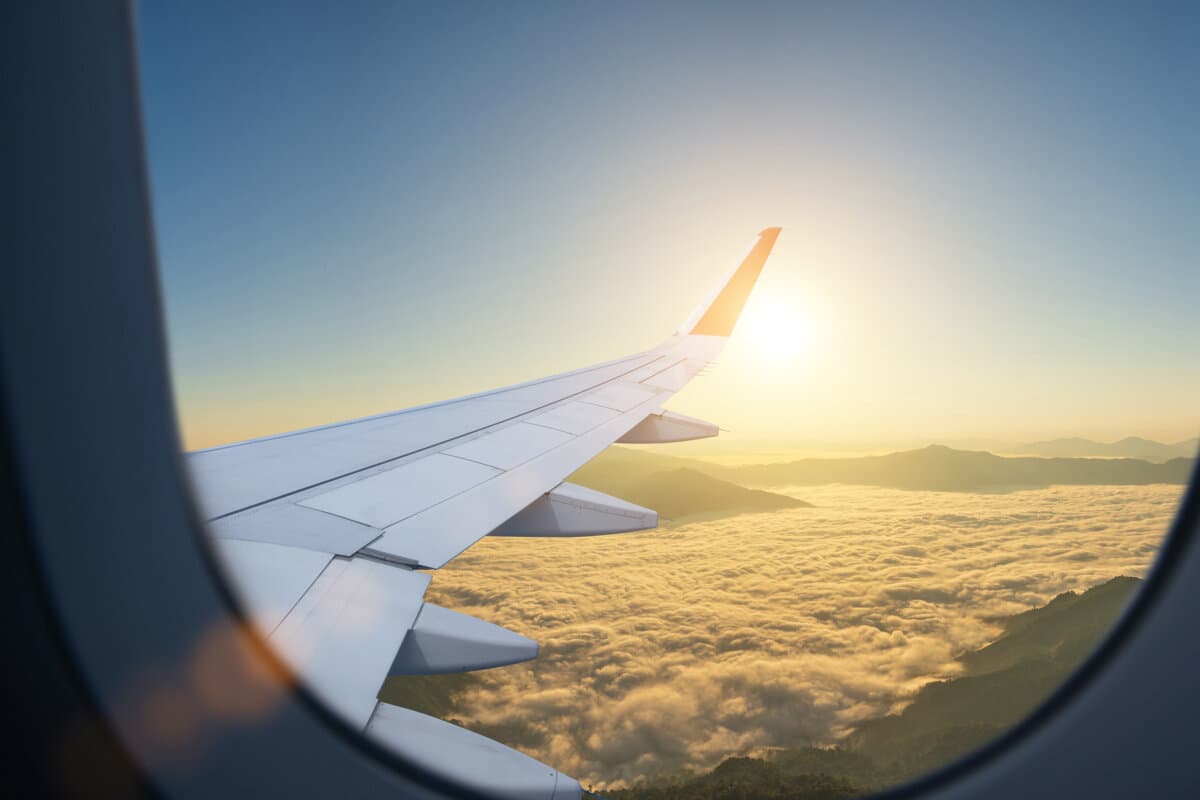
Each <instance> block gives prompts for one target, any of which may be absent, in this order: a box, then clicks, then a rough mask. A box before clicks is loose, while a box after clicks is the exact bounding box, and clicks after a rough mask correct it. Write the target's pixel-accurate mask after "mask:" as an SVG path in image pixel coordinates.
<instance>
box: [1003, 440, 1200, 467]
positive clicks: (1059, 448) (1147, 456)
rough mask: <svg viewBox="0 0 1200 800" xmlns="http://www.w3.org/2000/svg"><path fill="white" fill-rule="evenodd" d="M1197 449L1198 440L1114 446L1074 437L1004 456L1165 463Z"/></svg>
mask: <svg viewBox="0 0 1200 800" xmlns="http://www.w3.org/2000/svg"><path fill="white" fill-rule="evenodd" d="M1197 449H1200V438H1194V439H1185V440H1184V441H1182V442H1175V443H1174V444H1164V443H1162V442H1156V441H1153V440H1151V439H1143V438H1141V437H1140V436H1127V437H1125V438H1124V439H1121V440H1119V441H1116V442H1097V441H1094V440H1092V439H1082V438H1080V437H1078V436H1074V437H1071V438H1068V439H1050V440H1048V441H1043V442H1032V443H1030V444H1024V445H1018V446H1017V447H1015V448H1013V449H1012V450H1011V451H1008V450H1006V451H1005V452H1013V453H1019V454H1023V455H1031V456H1049V457H1056V458H1140V459H1144V460H1146V461H1169V460H1171V459H1173V458H1192V457H1194V456H1195V455H1196V451H1197Z"/></svg>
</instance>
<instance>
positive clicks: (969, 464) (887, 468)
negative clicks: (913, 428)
mask: <svg viewBox="0 0 1200 800" xmlns="http://www.w3.org/2000/svg"><path fill="white" fill-rule="evenodd" d="M1192 463H1193V460H1192V459H1190V458H1174V459H1171V460H1170V461H1167V462H1165V463H1162V464H1153V463H1150V462H1148V461H1143V460H1138V459H1129V458H1120V459H1107V458H1035V457H1028V456H1027V457H1015V458H1008V457H1004V456H997V455H994V454H992V453H987V452H983V451H972V450H953V449H951V448H949V447H945V446H942V445H930V446H929V447H925V448H922V449H920V450H906V451H903V452H899V453H890V454H889V455H886V456H866V457H862V458H806V459H802V460H800V461H790V462H786V463H780V464H758V465H753V466H745V467H736V468H732V469H728V470H725V471H724V472H723V477H727V478H728V479H730V480H734V481H736V482H738V483H742V484H746V485H752V486H787V485H798V486H801V485H809V486H811V485H817V484H824V483H851V484H864V485H868V486H886V487H891V488H895V489H927V490H933V491H947V492H975V491H988V490H993V491H994V490H1004V489H1015V488H1037V487H1044V486H1050V485H1052V484H1076V485H1079V484H1085V485H1095V484H1119V485H1133V484H1148V483H1179V484H1182V483H1187V480H1188V477H1189V475H1190V474H1191V470H1192Z"/></svg>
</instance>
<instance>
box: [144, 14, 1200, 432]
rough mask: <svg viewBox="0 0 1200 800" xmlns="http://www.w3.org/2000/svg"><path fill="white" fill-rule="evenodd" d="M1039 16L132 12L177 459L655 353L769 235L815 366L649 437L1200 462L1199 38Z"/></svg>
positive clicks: (699, 397) (792, 370) (784, 292)
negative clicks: (1060, 442) (1029, 446)
mask: <svg viewBox="0 0 1200 800" xmlns="http://www.w3.org/2000/svg"><path fill="white" fill-rule="evenodd" d="M250 5H253V7H245V6H250ZM1049 5H1050V4H1042V3H1029V4H1023V3H1008V4H1003V5H1000V4H996V5H995V7H992V8H987V9H985V8H982V4H970V3H913V4H884V3H830V4H814V5H804V4H750V5H747V4H736V5H734V4H729V5H720V4H717V5H705V4H695V3H689V4H683V5H672V4H667V3H659V4H652V7H651V8H646V7H644V4H621V3H603V4H601V3H587V4H584V3H580V4H574V3H565V4H562V3H556V4H534V3H511V4H507V3H506V4H499V3H492V4H454V3H438V4H431V5H428V6H426V5H411V4H404V3H356V4H330V5H329V6H328V7H323V6H321V5H318V4H292V3H288V4H241V3H209V4H197V5H196V6H194V7H193V6H185V5H183V4H171V3H145V4H141V6H140V7H139V34H140V40H141V68H142V80H143V92H144V98H145V113H146V122H147V128H148V134H149V144H150V167H151V176H152V184H153V186H152V188H153V193H154V203H155V216H156V223H157V227H158V237H159V251H160V258H161V268H162V273H163V287H164V295H165V299H166V306H167V311H168V325H169V330H170V337H171V353H172V359H173V369H174V372H175V376H176V391H177V400H178V403H179V407H180V411H181V419H182V422H183V427H184V433H185V440H186V442H187V444H188V445H189V446H203V445H207V444H214V443H217V442H220V441H225V440H231V439H239V438H245V437H247V436H252V435H258V434H265V433H270V432H275V431H279V430H286V429H290V428H295V427H300V426H302V425H311V424H318V423H320V422H325V421H333V420H336V419H341V418H345V417H349V416H358V415H363V414H369V413H375V412H379V411H384V410H388V409H392V408H399V407H403V406H407V405H412V404H415V403H419V402H428V401H431V400H437V399H440V398H444V397H449V396H454V395H460V394H466V393H469V392H472V391H477V390H480V389H484V388H490V387H492V386H496V385H502V384H506V383H512V382H516V381H519V380H523V379H528V378H532V377H537V376H540V375H543V374H546V373H549V372H554V371H559V370H564V369H570V368H573V367H576V366H581V365H583V364H586V363H589V362H592V361H596V360H601V359H605V358H610V357H614V356H618V355H622V354H624V353H626V352H631V351H633V350H637V349H642V348H644V347H646V346H649V345H652V344H654V343H656V342H657V341H658V340H659V339H660V338H662V336H664V335H666V334H667V333H669V332H670V331H671V330H673V329H674V327H675V326H676V325H677V324H678V323H679V322H680V321H681V320H682V319H683V318H684V317H685V316H686V315H687V313H688V312H689V310H690V309H691V307H692V306H693V305H694V304H695V303H696V302H698V301H699V300H700V299H701V298H702V296H703V295H704V294H705V292H706V291H707V289H708V288H709V286H710V284H711V283H712V281H713V280H715V279H716V278H717V277H718V276H719V275H720V274H721V273H722V272H723V271H724V270H725V269H727V267H728V266H729V264H730V263H731V262H732V261H733V260H734V259H735V258H736V257H737V256H738V255H739V254H740V253H741V251H742V250H743V249H744V247H745V245H746V244H748V242H749V241H750V239H751V238H752V237H753V235H754V233H755V232H757V231H758V230H760V229H761V228H763V227H765V226H767V225H781V226H783V228H784V231H783V235H782V236H781V238H780V240H779V244H778V246H777V250H776V254H775V256H774V257H773V258H772V260H771V262H770V263H769V264H768V267H767V271H766V273H764V277H763V283H762V286H761V287H760V292H759V293H760V294H761V295H762V296H763V298H764V302H765V299H771V300H773V301H775V302H776V305H777V306H782V307H784V308H788V309H792V310H793V312H794V313H795V315H796V316H797V317H798V318H802V319H803V320H804V321H805V328H806V329H807V330H809V331H810V338H811V342H810V343H809V345H808V346H806V347H805V348H804V349H803V353H802V354H801V355H800V356H799V357H796V358H793V359H792V360H790V361H787V362H780V361H779V360H778V359H770V358H764V357H761V356H763V355H764V354H763V353H762V352H756V351H755V348H754V345H753V344H752V343H751V342H749V341H743V340H739V339H737V338H735V340H734V341H733V342H732V343H731V345H730V347H729V349H728V351H727V354H726V356H725V357H724V358H723V359H722V364H721V366H720V367H719V368H718V370H717V371H716V372H715V373H714V374H713V375H712V376H711V377H708V378H705V379H704V380H703V381H700V382H699V383H697V384H695V385H694V386H691V387H689V388H688V389H686V390H685V392H684V393H682V394H681V395H680V396H679V397H678V398H677V400H676V402H675V403H673V404H672V407H673V408H676V409H677V410H680V411H683V412H685V413H692V414H696V415H698V416H705V417H708V418H711V419H714V421H717V422H720V423H721V424H722V425H723V426H725V427H727V428H730V429H731V430H732V431H733V435H734V436H743V437H746V438H781V439H829V440H838V439H843V440H844V439H861V438H872V437H874V438H879V439H886V440H895V439H899V438H910V437H912V438H928V439H939V438H940V439H953V438H956V437H972V436H974V437H1000V438H1003V437H1017V438H1021V437H1025V436H1041V435H1074V434H1082V435H1091V436H1097V437H1108V438H1114V437H1118V436H1123V435H1128V434H1142V435H1150V436H1157V437H1160V438H1183V437H1185V436H1190V435H1194V433H1195V431H1196V429H1197V427H1200V426H1197V424H1196V423H1197V417H1198V416H1200V414H1198V413H1197V409H1198V408H1200V369H1197V366H1200V364H1198V363H1197V357H1196V353H1195V346H1196V344H1197V343H1200V317H1198V316H1197V315H1196V314H1195V305H1196V300H1197V298H1200V264H1198V263H1197V261H1198V257H1200V226H1198V225H1197V224H1196V220H1197V219H1198V218H1200V145H1198V144H1197V142H1200V101H1198V100H1197V95H1196V92H1195V86H1194V76H1196V75H1198V74H1200V63H1198V62H1200V55H1197V48H1196V47H1195V46H1194V43H1195V41H1196V38H1197V34H1200V14H1198V13H1197V12H1196V11H1193V10H1191V9H1190V8H1189V7H1188V6H1187V5H1183V4H1180V5H1170V4H1150V6H1151V7H1150V8H1149V9H1147V8H1146V7H1144V5H1143V4H1132V3H1131V4H1127V5H1124V6H1107V5H1103V4H1098V3H1076V4H1069V3H1068V4H1056V7H1055V8H1049V7H1047V6H1049ZM757 299H759V298H757V297H756V300H757ZM753 312H754V309H753V308H750V309H748V311H747V314H751V313H753Z"/></svg>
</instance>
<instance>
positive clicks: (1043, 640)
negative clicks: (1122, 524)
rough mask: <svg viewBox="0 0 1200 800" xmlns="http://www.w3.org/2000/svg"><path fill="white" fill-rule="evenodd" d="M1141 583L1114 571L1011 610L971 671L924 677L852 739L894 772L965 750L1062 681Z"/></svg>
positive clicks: (970, 660)
mask: <svg viewBox="0 0 1200 800" xmlns="http://www.w3.org/2000/svg"><path fill="white" fill-rule="evenodd" d="M1140 585H1141V581H1140V580H1138V579H1137V578H1128V577H1121V578H1114V579H1112V580H1110V581H1108V582H1107V583H1104V584H1101V585H1099V586H1095V587H1093V588H1091V589H1088V590H1087V591H1086V592H1084V593H1082V594H1076V593H1074V592H1067V593H1065V594H1061V595H1059V596H1058V597H1056V598H1054V600H1052V601H1051V602H1050V603H1048V604H1047V605H1045V606H1043V607H1041V608H1038V609H1035V610H1033V611H1029V612H1026V613H1024V614H1019V615H1017V616H1015V617H1010V618H1008V620H1006V621H1005V628H1006V632H1005V633H1004V635H1003V636H1001V637H1000V638H999V639H998V640H996V641H995V642H993V643H992V644H990V645H988V646H987V647H984V648H982V649H980V650H976V651H975V652H973V653H969V654H967V655H965V656H963V657H962V659H961V661H962V664H963V666H964V667H966V669H967V673H966V675H965V676H963V677H960V678H955V679H953V680H948V681H939V682H937V683H931V684H928V685H926V686H925V687H923V688H922V689H921V691H920V692H918V693H917V696H916V698H915V699H914V700H913V702H912V704H911V705H909V706H908V707H907V708H905V709H904V710H903V711H902V712H901V713H899V714H896V715H892V716H888V717H883V718H881V719H876V720H872V721H870V722H867V723H864V724H863V725H860V726H859V727H858V729H857V730H856V731H855V732H854V734H852V735H851V737H850V738H849V740H848V741H847V745H848V746H849V747H850V749H851V750H853V751H855V752H859V753H862V754H863V755H866V756H869V757H870V758H872V759H873V760H874V761H875V762H876V763H878V764H880V765H881V766H883V767H884V770H885V772H887V773H889V774H891V775H893V776H895V777H896V778H903V777H911V776H914V775H916V774H918V773H920V772H924V771H926V770H928V769H932V768H934V767H936V766H938V765H940V764H944V763H946V762H947V761H949V760H950V759H952V758H955V757H957V756H959V755H962V754H964V753H966V752H967V751H968V750H971V749H973V748H974V747H975V746H977V745H978V744H981V743H982V742H984V741H986V740H987V739H990V738H992V736H993V735H995V734H996V733H999V732H1000V731H1003V730H1005V729H1007V728H1009V727H1011V726H1012V725H1013V724H1015V723H1017V722H1018V721H1020V720H1021V719H1022V718H1024V717H1025V716H1026V715H1028V714H1029V713H1030V712H1031V711H1033V710H1034V709H1035V708H1036V707H1037V706H1038V705H1039V704H1040V703H1041V702H1042V701H1043V700H1045V699H1046V698H1047V697H1048V696H1049V695H1050V694H1051V693H1052V692H1053V691H1054V690H1055V689H1056V688H1058V687H1059V686H1061V685H1062V683H1063V681H1065V680H1066V679H1067V677H1068V676H1069V675H1070V674H1071V673H1072V672H1073V671H1074V670H1075V668H1076V667H1078V666H1079V664H1080V663H1081V662H1082V661H1083V660H1084V659H1085V658H1086V657H1087V656H1088V654H1090V653H1091V652H1092V651H1093V650H1095V649H1096V646H1097V645H1098V644H1099V643H1100V641H1101V640H1102V639H1103V638H1104V635H1105V634H1106V633H1107V632H1108V630H1109V629H1110V628H1111V627H1112V624H1113V622H1114V621H1115V620H1116V619H1117V617H1118V616H1119V615H1120V613H1121V611H1122V609H1124V608H1125V605H1126V604H1127V603H1128V602H1129V599H1130V597H1131V596H1132V595H1133V593H1134V591H1136V589H1137V588H1138V587H1139V586H1140Z"/></svg>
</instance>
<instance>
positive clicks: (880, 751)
mask: <svg viewBox="0 0 1200 800" xmlns="http://www.w3.org/2000/svg"><path fill="white" fill-rule="evenodd" d="M1140 584H1141V581H1140V580H1138V579H1136V578H1128V577H1121V578H1114V579H1112V580H1110V581H1108V582H1107V583H1104V584H1101V585H1099V586H1096V587H1093V588H1092V589H1089V590H1088V591H1086V592H1083V593H1082V594H1079V593H1075V592H1067V593H1065V594H1061V595H1059V596H1058V597H1056V598H1054V600H1052V601H1051V602H1050V603H1048V604H1046V605H1045V606H1042V607H1041V608H1037V609H1033V610H1032V611H1027V612H1025V613H1023V614H1018V615H1016V616H1013V617H1009V618H1007V619H1006V620H1004V621H1003V625H1004V628H1005V633H1004V635H1003V636H1001V637H1000V638H999V639H998V640H996V641H995V642H993V643H992V644H990V645H988V646H987V647H984V648H982V649H980V650H977V651H975V652H973V653H968V654H966V655H964V656H963V657H962V663H963V665H964V666H965V667H966V670H967V673H966V674H965V675H964V676H963V677H960V678H955V679H953V680H948V681H939V682H937V683H932V684H929V685H927V686H925V687H924V688H923V689H922V690H921V691H920V692H919V693H918V694H917V696H916V698H915V699H914V700H913V702H912V703H911V704H910V705H909V706H908V707H907V708H905V709H904V711H903V712H901V713H900V714H896V715H892V716H887V717H882V718H880V719H875V720H871V721H869V722H866V723H864V724H862V725H860V726H859V727H858V729H857V730H856V731H855V732H854V733H853V734H852V735H851V736H850V737H849V738H848V739H847V740H846V741H845V742H844V743H843V746H841V747H838V748H830V749H827V748H812V747H801V748H780V749H778V750H775V751H772V752H770V753H768V754H766V755H764V756H763V757H761V758H740V757H739V758H731V759H727V760H726V761H725V762H723V763H722V764H721V765H720V766H719V767H717V768H716V769H715V770H713V771H712V772H711V773H707V774H704V775H698V776H691V777H686V778H680V777H678V776H676V777H674V778H673V779H671V780H665V781H661V782H655V781H648V782H644V783H642V784H639V785H637V786H634V787H632V788H629V789H623V790H619V791H610V792H606V793H605V794H604V796H605V797H609V798H613V799H614V800H618V799H619V800H699V798H747V799H748V798H758V797H765V798H790V799H791V800H816V799H817V798H839V797H854V796H857V795H860V794H864V793H866V792H868V791H870V790H872V789H878V788H882V787H884V786H887V785H890V784H895V783H899V782H902V781H904V780H907V779H909V778H913V777H916V776H917V775H919V774H921V773H923V772H926V771H928V770H931V769H934V768H936V767H938V766H941V765H943V764H946V763H948V762H950V761H952V760H953V759H955V758H957V757H959V756H961V755H964V754H965V753H967V752H969V751H970V750H973V749H975V748H976V747H978V746H980V745H982V744H984V743H985V742H987V741H988V740H990V739H992V738H994V737H995V736H996V735H998V734H999V733H1001V732H1002V731H1004V730H1005V729H1006V728H1008V727H1010V726H1011V725H1013V724H1014V723H1016V722H1018V721H1019V720H1020V719H1021V718H1023V717H1024V716H1026V715H1027V714H1028V713H1029V712H1031V711H1032V710H1033V709H1034V708H1035V707H1037V705H1038V704H1039V703H1041V702H1042V701H1043V700H1045V699H1046V697H1047V696H1048V695H1049V694H1050V693H1051V692H1053V691H1054V690H1055V689H1056V688H1057V687H1058V686H1060V685H1061V684H1062V682H1063V681H1064V680H1066V678H1067V677H1068V676H1069V675H1070V674H1071V672H1072V671H1073V670H1074V669H1075V668H1076V667H1077V666H1079V664H1080V662H1081V661H1082V660H1083V659H1084V658H1086V657H1087V655H1088V654H1089V653H1091V652H1092V650H1094V649H1095V647H1096V645H1097V644H1099V642H1100V640H1101V639H1102V638H1103V637H1104V635H1105V634H1106V633H1107V631H1108V630H1109V628H1110V627H1111V626H1112V624H1113V622H1114V621H1115V620H1116V619H1117V617H1118V616H1119V615H1120V613H1121V611H1122V609H1123V608H1124V607H1125V605H1126V603H1127V602H1128V601H1129V599H1130V597H1131V596H1132V594H1133V592H1134V591H1135V590H1136V589H1137V588H1138V586H1139V585H1140Z"/></svg>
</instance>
